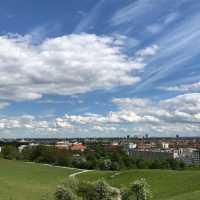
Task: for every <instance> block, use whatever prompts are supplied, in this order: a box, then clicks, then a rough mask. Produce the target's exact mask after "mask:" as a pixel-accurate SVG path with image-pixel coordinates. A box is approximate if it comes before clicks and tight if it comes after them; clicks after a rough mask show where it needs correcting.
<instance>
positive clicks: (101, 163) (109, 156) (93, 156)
mask: <svg viewBox="0 0 200 200" xmlns="http://www.w3.org/2000/svg"><path fill="white" fill-rule="evenodd" d="M1 153H2V156H3V158H6V159H18V160H25V161H31V162H40V163H48V164H53V165H60V166H69V167H76V168H82V169H101V170H121V169H134V168H136V169H137V168H138V169H173V170H180V169H184V168H185V164H184V163H183V162H182V161H179V160H174V159H162V160H144V159H142V158H134V157H131V156H128V155H127V154H126V152H125V151H124V150H123V149H118V150H117V151H116V150H113V151H112V150H110V151H108V150H107V149H106V148H105V147H104V146H103V145H100V144H97V145H96V146H94V145H91V146H88V148H87V150H86V151H85V152H77V151H76V152H73V151H69V150H64V149H63V150H62V149H57V148H55V147H53V146H43V145H39V146H35V147H31V148H25V149H23V151H22V152H19V151H18V149H17V148H16V147H15V146H10V145H8V146H4V147H3V148H2V152H1Z"/></svg>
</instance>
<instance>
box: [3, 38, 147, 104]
mask: <svg viewBox="0 0 200 200" xmlns="http://www.w3.org/2000/svg"><path fill="white" fill-rule="evenodd" d="M121 47H122V44H120V45H117V43H116V40H115V39H114V38H112V37H104V36H96V35H91V34H80V35H67V36H62V37H57V38H51V39H47V40H45V41H44V42H42V43H41V44H39V45H33V44H31V41H29V39H28V37H27V36H25V37H23V36H20V35H15V36H13V35H12V37H11V36H0V76H1V80H0V94H1V95H0V100H4V101H23V100H35V99H39V98H41V97H42V95H43V94H60V95H74V94H78V93H85V92H88V91H92V90H96V89H110V88H112V87H115V86H119V85H132V84H135V83H136V82H138V81H139V80H140V77H138V76H137V75H134V72H136V71H137V70H138V69H141V68H143V67H144V64H143V63H142V62H136V61H135V60H134V59H133V58H130V57H127V56H126V55H125V54H123V53H122V52H121Z"/></svg>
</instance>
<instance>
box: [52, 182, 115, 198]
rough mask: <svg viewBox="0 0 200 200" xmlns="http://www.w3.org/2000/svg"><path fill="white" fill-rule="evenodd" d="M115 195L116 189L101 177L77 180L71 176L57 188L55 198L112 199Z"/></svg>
mask: <svg viewBox="0 0 200 200" xmlns="http://www.w3.org/2000/svg"><path fill="white" fill-rule="evenodd" d="M117 195H118V193H117V191H116V189H115V188H113V187H111V186H110V185H109V184H108V183H107V182H106V181H105V180H103V179H101V180H97V181H95V182H86V181H81V182H79V181H77V180H76V179H74V178H73V179H69V180H68V181H67V182H66V183H65V184H64V185H63V186H59V187H58V188H57V190H56V193H55V200H75V199H76V200H77V199H85V200H114V198H115V199H116V197H117Z"/></svg>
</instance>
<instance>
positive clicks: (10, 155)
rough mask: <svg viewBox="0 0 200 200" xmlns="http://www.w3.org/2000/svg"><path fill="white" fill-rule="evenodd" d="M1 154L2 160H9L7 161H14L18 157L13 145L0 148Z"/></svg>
mask: <svg viewBox="0 0 200 200" xmlns="http://www.w3.org/2000/svg"><path fill="white" fill-rule="evenodd" d="M1 153H2V156H3V158H5V159H9V160H11V159H16V158H17V156H18V150H17V148H16V147H15V146H13V145H6V146H4V147H2V150H1Z"/></svg>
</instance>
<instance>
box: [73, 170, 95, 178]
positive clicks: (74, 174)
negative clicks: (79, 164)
mask: <svg viewBox="0 0 200 200" xmlns="http://www.w3.org/2000/svg"><path fill="white" fill-rule="evenodd" d="M91 171H94V170H83V171H80V172H75V173H73V174H70V175H69V177H75V176H77V175H79V174H83V173H86V172H91Z"/></svg>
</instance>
